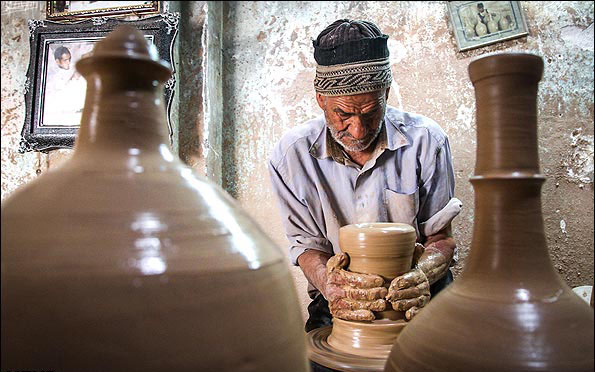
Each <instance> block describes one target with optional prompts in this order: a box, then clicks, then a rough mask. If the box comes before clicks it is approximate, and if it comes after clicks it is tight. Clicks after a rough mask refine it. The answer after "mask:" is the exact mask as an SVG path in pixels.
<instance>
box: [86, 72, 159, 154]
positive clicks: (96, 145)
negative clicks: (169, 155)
mask: <svg viewBox="0 0 595 372" xmlns="http://www.w3.org/2000/svg"><path fill="white" fill-rule="evenodd" d="M139 74H142V73H141V72H132V71H130V72H129V73H128V75H127V76H128V79H121V78H120V79H114V78H112V76H111V75H110V74H109V73H92V74H90V75H88V76H87V77H86V78H87V96H86V100H85V109H84V111H83V115H82V120H81V128H80V131H79V135H78V138H77V143H76V151H77V156H80V155H83V154H88V153H97V152H110V153H112V154H118V153H120V154H121V155H122V156H127V155H128V154H129V152H130V151H131V150H132V152H133V153H135V154H137V155H142V153H145V154H146V153H159V152H160V151H162V149H163V148H164V147H165V148H169V140H168V130H167V125H166V124H165V122H164V120H162V118H163V117H164V114H163V112H164V108H163V102H162V100H163V96H162V89H159V88H161V86H160V84H159V83H158V82H157V81H155V80H152V79H149V80H147V79H142V78H139V77H138V75H139ZM135 75H136V76H135ZM120 76H121V75H120ZM79 154H80V155H79Z"/></svg>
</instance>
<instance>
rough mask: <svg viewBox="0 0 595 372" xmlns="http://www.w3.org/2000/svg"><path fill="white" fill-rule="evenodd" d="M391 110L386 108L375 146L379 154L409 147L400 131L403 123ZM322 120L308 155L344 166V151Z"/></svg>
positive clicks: (406, 139) (405, 137) (407, 140)
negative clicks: (330, 159) (331, 160)
mask: <svg viewBox="0 0 595 372" xmlns="http://www.w3.org/2000/svg"><path fill="white" fill-rule="evenodd" d="M392 110H394V109H391V108H389V107H387V110H386V114H385V115H384V125H383V129H382V132H380V138H379V142H378V144H377V146H380V147H379V148H378V149H377V150H379V151H380V153H382V152H384V150H387V149H388V150H391V151H394V150H396V149H398V148H400V147H403V146H406V145H409V139H408V138H407V136H405V134H403V132H402V131H401V129H400V127H401V126H404V125H405V123H404V122H403V120H401V119H400V118H398V117H396V115H393V113H392ZM322 120H323V121H324V125H323V126H322V129H321V130H320V133H319V134H318V137H317V138H316V140H315V141H314V143H313V144H312V146H310V150H309V151H310V155H312V156H313V157H315V158H317V159H326V158H329V157H332V158H333V159H334V160H335V161H336V162H338V163H340V164H345V159H346V157H347V155H346V154H345V151H343V148H342V147H341V146H340V145H339V144H338V143H336V142H335V140H334V139H333V138H332V136H331V134H330V133H329V131H328V129H327V126H326V120H325V119H324V117H323V119H322Z"/></svg>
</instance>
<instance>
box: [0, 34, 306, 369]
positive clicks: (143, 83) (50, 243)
mask: <svg viewBox="0 0 595 372" xmlns="http://www.w3.org/2000/svg"><path fill="white" fill-rule="evenodd" d="M77 69H78V71H79V72H81V73H82V75H83V76H84V77H85V78H86V79H87V95H86V101H85V106H84V112H83V116H82V123H81V127H80V131H79V135H78V138H77V140H76V145H75V151H74V154H73V157H72V158H71V159H70V160H69V161H67V162H66V163H65V164H64V165H63V166H62V167H60V168H58V169H55V170H50V171H49V172H48V173H47V174H45V175H43V176H41V177H39V178H38V179H36V180H35V181H33V182H31V183H29V184H27V185H26V186H25V187H23V188H21V189H20V190H18V191H17V192H15V193H14V194H13V195H12V196H11V197H10V198H9V199H7V200H6V201H5V203H3V205H2V358H1V359H2V362H1V364H2V370H6V369H8V370H24V369H25V370H53V371H145V372H146V371H280V370H286V371H307V370H309V367H308V360H307V355H306V343H305V337H304V334H303V330H302V329H303V320H302V317H301V313H300V311H299V303H298V300H297V296H296V293H295V289H294V285H293V281H292V277H291V275H290V272H289V269H288V265H287V263H286V261H285V259H284V256H283V254H282V253H281V251H280V250H279V249H278V248H277V247H276V246H275V245H274V244H273V242H272V241H271V240H270V239H269V238H268V237H267V236H266V235H265V234H264V233H263V231H261V229H260V228H259V227H258V226H257V225H256V224H255V223H254V222H253V221H252V220H251V219H250V218H249V217H248V215H247V214H246V213H244V212H243V211H242V210H241V209H240V208H239V207H238V204H237V203H236V202H235V201H234V200H233V199H232V198H231V197H229V196H228V195H227V194H226V193H225V192H224V191H223V190H222V189H221V188H219V187H218V186H216V185H214V184H213V183H211V182H210V181H208V180H206V179H204V178H202V177H200V176H197V175H196V174H194V173H193V171H192V169H190V168H188V167H187V166H185V165H184V164H183V163H181V161H180V160H179V159H178V157H177V156H176V155H174V154H172V153H171V151H170V149H169V145H168V133H167V126H166V123H165V111H164V105H163V101H162V97H163V95H162V89H163V88H162V87H163V83H164V82H165V81H167V79H168V78H169V77H170V76H171V69H170V67H169V66H167V65H166V64H164V63H163V62H160V61H159V59H158V55H157V50H156V49H155V48H154V47H153V46H149V45H148V44H147V42H146V40H145V38H144V36H143V35H142V34H141V33H139V32H138V31H137V30H135V29H132V28H130V27H121V28H118V29H117V30H115V31H114V32H112V33H111V34H110V35H108V37H107V38H105V39H103V40H102V41H100V42H99V43H98V44H97V45H96V47H95V49H94V52H93V54H92V56H91V57H88V58H85V59H82V60H81V61H80V62H79V63H78V64H77Z"/></svg>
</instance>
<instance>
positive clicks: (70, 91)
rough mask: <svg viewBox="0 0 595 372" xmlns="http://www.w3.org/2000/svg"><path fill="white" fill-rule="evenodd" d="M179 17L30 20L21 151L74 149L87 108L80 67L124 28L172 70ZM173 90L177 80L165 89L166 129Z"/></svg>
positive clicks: (177, 15) (170, 81)
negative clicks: (136, 34)
mask: <svg viewBox="0 0 595 372" xmlns="http://www.w3.org/2000/svg"><path fill="white" fill-rule="evenodd" d="M178 22H179V14H178V13H162V14H160V15H159V16H155V17H150V18H145V19H142V20H137V21H125V20H119V19H114V18H93V19H88V20H85V21H79V22H76V23H68V24H65V23H57V22H53V21H45V20H30V21H29V31H30V46H31V54H30V55H31V57H30V60H29V69H28V71H27V78H26V82H25V107H26V112H25V123H24V125H23V130H22V132H21V142H20V145H19V152H21V153H23V152H25V151H49V150H52V149H57V148H72V147H73V145H74V141H75V138H76V134H77V132H78V128H79V127H80V122H81V117H82V111H83V106H84V104H85V95H86V87H87V86H86V80H85V79H84V78H83V77H82V76H81V75H80V74H79V73H78V72H77V71H76V68H75V66H76V63H77V62H78V61H79V60H80V59H81V58H84V57H86V56H88V55H90V54H91V53H92V51H93V48H94V46H95V44H96V43H97V42H98V41H100V40H101V39H103V38H104V37H106V36H107V34H108V33H109V32H111V31H112V30H113V29H115V28H116V27H117V26H118V25H120V24H123V23H124V24H128V25H132V26H134V27H136V28H137V29H138V30H140V31H141V32H142V33H143V34H144V35H145V37H146V39H147V41H148V42H149V43H151V44H154V45H155V46H156V47H157V50H158V51H159V56H160V58H161V59H163V60H165V61H167V62H169V63H170V64H171V65H172V68H173V45H174V42H175V37H176V34H177V31H178ZM174 86H175V78H174V75H172V77H171V78H170V80H169V81H168V82H167V83H166V84H165V89H164V95H165V97H164V98H165V101H164V102H165V105H166V110H167V125H168V127H169V128H168V129H169V133H170V139H171V137H172V130H171V123H170V119H169V114H170V107H171V102H172V98H173V89H174Z"/></svg>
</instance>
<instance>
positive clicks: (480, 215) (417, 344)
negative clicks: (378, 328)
mask: <svg viewBox="0 0 595 372" xmlns="http://www.w3.org/2000/svg"><path fill="white" fill-rule="evenodd" d="M542 72H543V61H542V59H541V58H540V57H538V56H535V55H531V54H496V55H490V56H487V57H483V58H480V59H478V60H475V61H473V62H472V63H471V64H470V65H469V75H470V78H471V81H472V82H473V85H474V86H475V97H476V111H477V160H476V167H475V176H474V177H473V178H472V179H471V182H472V184H473V187H474V189H475V222H474V229H473V239H472V243H471V253H470V254H469V256H468V257H467V259H466V261H465V268H464V270H463V272H462V273H461V275H460V276H459V277H458V278H457V279H455V281H454V282H453V284H451V285H450V286H449V287H447V288H446V289H445V290H443V291H442V292H440V293H439V294H438V295H437V296H436V298H434V299H433V300H431V301H430V302H429V304H428V305H427V306H426V307H425V308H424V309H423V310H422V311H421V312H420V313H419V314H418V315H416V317H415V318H414V319H413V320H412V321H411V322H410V324H408V325H407V327H406V328H405V329H404V330H403V332H402V333H401V334H400V335H399V337H398V338H397V341H396V343H395V345H394V346H393V349H392V350H391V353H390V356H389V358H388V361H387V364H386V369H385V371H407V372H419V371H428V372H431V371H474V372H476V371H482V372H492V371H493V372H501V371H507V372H508V371H565V372H566V371H593V365H594V363H593V326H594V323H593V309H592V308H590V307H589V305H588V304H587V303H585V302H584V301H583V300H581V299H580V298H579V297H578V296H576V295H575V294H574V293H573V292H572V290H571V289H570V288H569V287H568V286H567V285H566V284H565V282H564V281H563V280H562V279H561V278H560V277H559V275H558V274H557V272H556V271H555V269H554V268H553V266H552V263H551V261H550V258H549V255H548V249H547V245H546V240H545V234H544V230H543V219H542V213H541V185H542V184H543V182H544V180H545V177H544V176H543V175H541V174H540V173H539V157H538V148H537V89H538V82H539V80H540V79H541V76H542Z"/></svg>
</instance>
